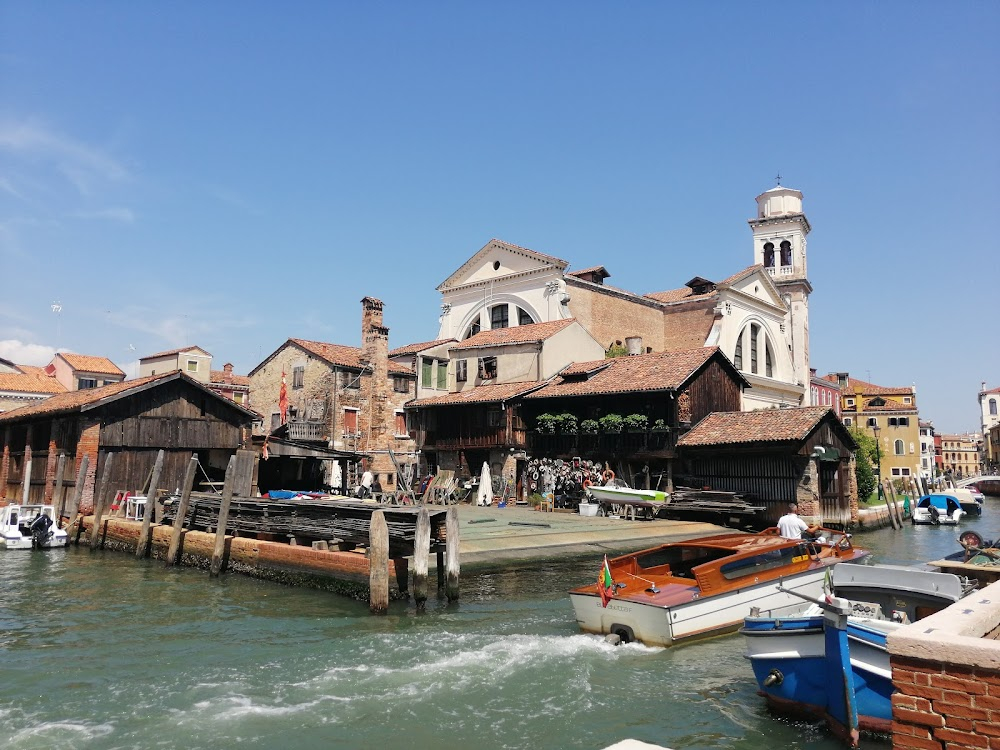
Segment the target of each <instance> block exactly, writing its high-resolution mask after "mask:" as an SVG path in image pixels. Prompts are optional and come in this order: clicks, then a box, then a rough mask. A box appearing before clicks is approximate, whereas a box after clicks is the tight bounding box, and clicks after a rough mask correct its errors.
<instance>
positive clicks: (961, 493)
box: [948, 485, 986, 516]
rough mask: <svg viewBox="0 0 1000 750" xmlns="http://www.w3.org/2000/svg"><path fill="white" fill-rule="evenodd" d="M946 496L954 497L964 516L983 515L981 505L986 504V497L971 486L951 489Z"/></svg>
mask: <svg viewBox="0 0 1000 750" xmlns="http://www.w3.org/2000/svg"><path fill="white" fill-rule="evenodd" d="M948 494H949V495H954V496H955V499H956V500H958V504H959V505H961V506H962V510H964V511H965V515H967V516H981V515H983V503H984V502H986V496H985V495H984V494H983V493H982V492H980V491H979V490H977V489H976V488H975V487H974V486H973V485H969V486H968V487H953V488H952V489H950V490H948Z"/></svg>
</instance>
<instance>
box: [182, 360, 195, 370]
mask: <svg viewBox="0 0 1000 750" xmlns="http://www.w3.org/2000/svg"><path fill="white" fill-rule="evenodd" d="M191 365H194V367H192V366H191ZM184 371H185V372H198V360H196V359H189V360H188V361H187V362H186V363H185V364H184Z"/></svg>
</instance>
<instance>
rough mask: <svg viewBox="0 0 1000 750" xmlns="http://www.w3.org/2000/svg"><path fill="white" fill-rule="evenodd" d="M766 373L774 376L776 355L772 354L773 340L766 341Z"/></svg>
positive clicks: (770, 376)
mask: <svg viewBox="0 0 1000 750" xmlns="http://www.w3.org/2000/svg"><path fill="white" fill-rule="evenodd" d="M764 374H765V375H767V377H769V378H773V377H774V357H773V356H772V355H771V342H770V341H765V342H764Z"/></svg>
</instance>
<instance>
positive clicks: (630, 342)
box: [625, 336, 642, 356]
mask: <svg viewBox="0 0 1000 750" xmlns="http://www.w3.org/2000/svg"><path fill="white" fill-rule="evenodd" d="M625 351H626V352H628V353H629V354H630V355H632V356H634V355H636V354H642V336H626V337H625Z"/></svg>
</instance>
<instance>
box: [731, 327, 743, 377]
mask: <svg viewBox="0 0 1000 750" xmlns="http://www.w3.org/2000/svg"><path fill="white" fill-rule="evenodd" d="M733 365H735V367H736V369H737V370H742V369H743V331H740V337H739V338H738V339H736V351H734V352H733Z"/></svg>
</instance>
